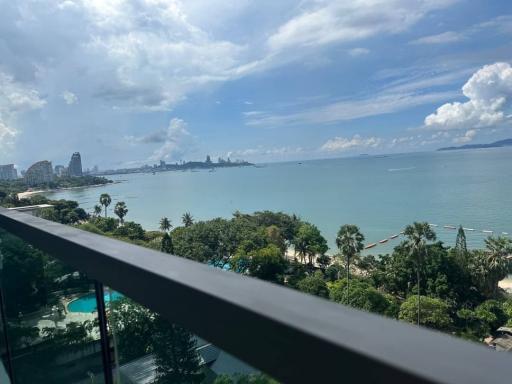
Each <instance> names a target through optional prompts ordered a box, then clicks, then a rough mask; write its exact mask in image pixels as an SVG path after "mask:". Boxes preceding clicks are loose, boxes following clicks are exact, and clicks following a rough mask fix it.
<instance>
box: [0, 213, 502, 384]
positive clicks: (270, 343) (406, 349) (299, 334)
mask: <svg viewBox="0 0 512 384" xmlns="http://www.w3.org/2000/svg"><path fill="white" fill-rule="evenodd" d="M0 228H2V229H4V230H6V231H8V232H9V233H11V234H14V235H16V236H18V237H19V238H21V239H23V240H24V241H26V242H28V243H30V244H32V245H33V246H34V247H37V248H38V249H40V250H42V251H44V252H47V253H48V254H50V255H51V256H52V257H55V258H57V259H59V260H60V261H62V262H63V263H65V264H67V265H69V266H72V267H73V268H76V269H77V270H79V271H81V272H84V273H85V274H87V276H88V277H89V278H92V279H95V280H96V281H97V282H101V284H105V285H108V286H109V287H112V288H114V289H115V290H117V291H119V292H121V293H123V294H125V295H126V296H129V297H130V298H132V299H134V300H135V301H137V302H139V303H141V304H143V305H144V306H146V307H147V308H149V309H151V310H152V311H155V312H157V313H159V314H160V315H162V316H163V317H164V318H166V319H167V320H169V321H171V322H173V323H176V324H179V325H181V326H183V327H186V328H187V329H189V330H190V331H192V332H194V333H195V334H197V335H198V336H199V337H201V338H204V339H205V340H209V341H210V342H212V343H214V344H215V345H217V346H218V347H220V348H222V349H223V350H225V351H227V352H228V353H230V354H232V355H234V356H236V357H237V358H240V359H241V360H243V361H245V362H247V363H248V364H250V365H251V366H253V367H255V368H258V369H260V370H261V371H263V372H265V373H267V374H268V375H270V376H272V377H274V378H276V379H277V380H280V381H282V382H286V383H335V382H354V383H377V382H379V383H392V382H393V383H394V382H399V383H402V382H411V383H464V384H469V383H499V384H503V383H505V382H508V381H509V380H510V378H511V377H512V359H511V358H510V356H509V355H507V354H503V353H497V352H495V351H492V350H488V349H487V348H485V347H483V346H480V345H477V344H474V343H470V342H466V341H463V340H460V339H457V338H455V337H451V336H448V335H446V334H441V333H438V332H434V331H430V330H427V329H424V328H420V327H416V326H412V325H408V324H405V323H401V322H398V321H394V320H391V319H387V318H383V317H380V316H377V315H373V314H371V313H367V312H362V311H358V310H355V309H352V308H348V307H344V306H341V305H339V304H335V303H332V302H329V301H327V300H323V299H319V298H317V297H313V296H309V295H306V294H302V293H299V292H296V291H293V290H291V289H287V288H284V287H281V286H277V285H273V284H269V283H266V282H263V281H260V280H256V279H253V278H249V277H245V276H241V275H238V274H235V273H232V272H227V271H223V270H218V269H215V268H213V267H210V266H208V265H204V264H200V263H197V262H194V261H190V260H186V259H183V258H180V257H175V256H170V255H168V254H164V253H160V252H156V251H153V250H150V249H146V248H142V247H138V246H134V245H131V244H128V243H125V242H121V241H117V240H114V239H110V238H107V237H103V236H98V235H95V234H92V233H88V232H85V231H82V230H78V229H76V228H72V227H70V226H65V225H61V224H57V223H54V222H49V221H46V220H43V219H40V218H37V217H34V216H30V215H27V214H24V213H19V212H15V211H8V210H6V209H2V208H0ZM101 284H100V283H97V284H96V293H97V297H98V299H99V301H100V302H102V301H103V295H102V294H101V293H100V292H98V289H101V287H102V285H101ZM102 312H104V311H103V309H102V308H101V305H100V306H99V308H98V313H99V315H101V313H102ZM101 317H102V316H100V319H99V320H100V321H99V323H100V330H101V340H102V342H103V343H102V345H103V348H104V358H103V364H104V370H105V372H108V373H107V374H106V375H105V380H107V381H110V380H111V373H110V372H111V366H110V360H109V358H108V353H107V351H106V349H107V348H108V346H109V342H108V341H107V340H106V339H107V338H108V335H107V333H106V326H105V324H103V325H102V320H103V321H104V318H103V319H102V318H101ZM1 343H2V341H0V344H1ZM8 359H9V356H8V354H7V357H6V359H5V361H4V363H5V365H6V367H8V366H9V361H8Z"/></svg>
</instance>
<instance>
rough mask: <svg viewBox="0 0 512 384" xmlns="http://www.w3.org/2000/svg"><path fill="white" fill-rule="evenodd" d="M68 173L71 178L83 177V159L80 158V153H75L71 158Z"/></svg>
mask: <svg viewBox="0 0 512 384" xmlns="http://www.w3.org/2000/svg"><path fill="white" fill-rule="evenodd" d="M68 173H69V176H71V177H80V176H83V173H82V158H81V157H80V152H75V153H73V155H72V156H71V160H70V161H69V167H68Z"/></svg>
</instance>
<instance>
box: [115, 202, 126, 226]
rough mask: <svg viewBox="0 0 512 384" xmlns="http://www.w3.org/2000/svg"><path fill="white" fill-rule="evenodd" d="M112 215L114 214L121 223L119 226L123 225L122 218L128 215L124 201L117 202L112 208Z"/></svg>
mask: <svg viewBox="0 0 512 384" xmlns="http://www.w3.org/2000/svg"><path fill="white" fill-rule="evenodd" d="M114 213H115V214H116V216H117V217H119V221H120V222H121V225H123V224H124V217H125V216H126V214H127V213H128V208H127V207H126V203H125V202H124V201H118V202H117V203H116V206H115V208H114Z"/></svg>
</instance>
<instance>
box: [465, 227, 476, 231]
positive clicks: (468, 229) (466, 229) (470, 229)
mask: <svg viewBox="0 0 512 384" xmlns="http://www.w3.org/2000/svg"><path fill="white" fill-rule="evenodd" d="M462 229H463V230H465V231H474V230H475V229H474V228H466V227H464V228H462Z"/></svg>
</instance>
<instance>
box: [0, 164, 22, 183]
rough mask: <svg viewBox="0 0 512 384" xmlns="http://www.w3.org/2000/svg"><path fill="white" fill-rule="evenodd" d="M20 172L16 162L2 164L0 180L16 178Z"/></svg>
mask: <svg viewBox="0 0 512 384" xmlns="http://www.w3.org/2000/svg"><path fill="white" fill-rule="evenodd" d="M17 178H18V172H17V171H16V168H14V164H7V165H0V180H16V179H17Z"/></svg>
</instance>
